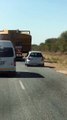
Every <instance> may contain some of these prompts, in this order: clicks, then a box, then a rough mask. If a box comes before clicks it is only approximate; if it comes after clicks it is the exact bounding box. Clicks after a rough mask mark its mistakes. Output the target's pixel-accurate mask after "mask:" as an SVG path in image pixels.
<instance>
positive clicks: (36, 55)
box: [30, 53, 43, 57]
mask: <svg viewBox="0 0 67 120" xmlns="http://www.w3.org/2000/svg"><path fill="white" fill-rule="evenodd" d="M30 56H31V57H43V56H42V54H41V53H31V54H30Z"/></svg>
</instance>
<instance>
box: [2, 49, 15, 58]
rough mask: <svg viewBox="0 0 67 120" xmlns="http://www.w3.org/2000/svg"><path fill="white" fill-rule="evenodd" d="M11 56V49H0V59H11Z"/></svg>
mask: <svg viewBox="0 0 67 120" xmlns="http://www.w3.org/2000/svg"><path fill="white" fill-rule="evenodd" d="M13 55H14V54H13V49H12V48H9V47H8V48H0V57H13Z"/></svg>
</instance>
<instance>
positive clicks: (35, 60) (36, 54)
mask: <svg viewBox="0 0 67 120" xmlns="http://www.w3.org/2000/svg"><path fill="white" fill-rule="evenodd" d="M25 65H27V66H30V65H32V66H33V65H34V66H36V65H37V66H44V57H43V55H42V53H41V52H40V51H30V52H29V53H28V56H27V57H26V59H25Z"/></svg>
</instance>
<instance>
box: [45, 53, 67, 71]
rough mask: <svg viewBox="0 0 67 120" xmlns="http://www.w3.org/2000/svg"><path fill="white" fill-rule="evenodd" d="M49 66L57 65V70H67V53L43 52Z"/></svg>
mask: <svg viewBox="0 0 67 120" xmlns="http://www.w3.org/2000/svg"><path fill="white" fill-rule="evenodd" d="M43 55H44V57H45V61H46V65H47V66H52V67H55V69H57V70H65V71H67V55H65V54H60V53H43Z"/></svg>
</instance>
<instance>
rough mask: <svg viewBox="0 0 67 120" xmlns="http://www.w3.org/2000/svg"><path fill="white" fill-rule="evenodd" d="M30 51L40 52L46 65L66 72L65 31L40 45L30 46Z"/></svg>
mask: <svg viewBox="0 0 67 120" xmlns="http://www.w3.org/2000/svg"><path fill="white" fill-rule="evenodd" d="M32 50H40V51H42V52H43V55H44V57H45V60H46V63H47V64H50V65H52V66H54V67H55V68H57V69H62V70H67V31H65V32H63V33H61V35H60V36H59V37H58V38H49V39H47V40H45V42H44V43H40V45H36V44H35V45H32Z"/></svg>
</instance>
